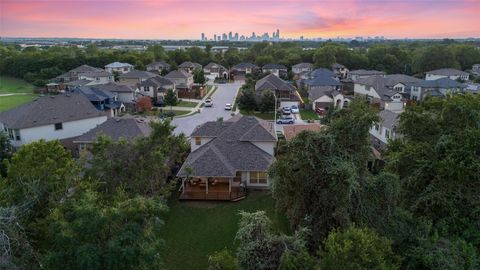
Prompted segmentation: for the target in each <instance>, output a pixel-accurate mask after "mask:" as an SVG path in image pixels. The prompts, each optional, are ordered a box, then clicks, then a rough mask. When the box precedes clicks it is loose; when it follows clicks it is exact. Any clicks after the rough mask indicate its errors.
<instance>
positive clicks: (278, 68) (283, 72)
mask: <svg viewBox="0 0 480 270" xmlns="http://www.w3.org/2000/svg"><path fill="white" fill-rule="evenodd" d="M262 71H263V73H270V74H273V75H275V76H277V77H280V78H283V79H286V78H287V72H288V70H287V67H286V66H284V65H279V64H266V65H264V66H263V67H262Z"/></svg>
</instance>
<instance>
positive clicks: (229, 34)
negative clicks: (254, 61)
mask: <svg viewBox="0 0 480 270" xmlns="http://www.w3.org/2000/svg"><path fill="white" fill-rule="evenodd" d="M228 40H233V35H232V32H228Z"/></svg>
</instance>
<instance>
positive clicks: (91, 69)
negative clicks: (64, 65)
mask: <svg viewBox="0 0 480 270" xmlns="http://www.w3.org/2000/svg"><path fill="white" fill-rule="evenodd" d="M98 71H104V70H103V69H101V68H96V67H92V66H89V65H81V66H78V67H76V68H74V69H72V70H70V71H69V72H72V73H86V72H98Z"/></svg>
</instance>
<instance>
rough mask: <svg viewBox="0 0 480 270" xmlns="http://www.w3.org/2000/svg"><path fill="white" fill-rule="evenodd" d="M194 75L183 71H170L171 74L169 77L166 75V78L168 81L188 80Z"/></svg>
mask: <svg viewBox="0 0 480 270" xmlns="http://www.w3.org/2000/svg"><path fill="white" fill-rule="evenodd" d="M192 76H193V75H192V74H190V73H188V72H185V71H183V70H173V71H170V73H168V74H167V75H165V78H167V79H178V78H181V79H186V78H188V77H192Z"/></svg>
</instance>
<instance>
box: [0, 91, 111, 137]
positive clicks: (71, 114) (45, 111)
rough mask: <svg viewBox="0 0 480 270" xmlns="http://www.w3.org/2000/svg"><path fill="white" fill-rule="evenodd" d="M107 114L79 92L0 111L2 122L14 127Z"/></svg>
mask: <svg viewBox="0 0 480 270" xmlns="http://www.w3.org/2000/svg"><path fill="white" fill-rule="evenodd" d="M100 116H105V113H104V112H101V111H99V110H97V109H96V108H95V107H94V106H93V105H92V103H90V101H89V100H88V99H87V98H86V97H85V96H83V95H81V94H78V93H69V94H61V95H57V96H48V97H39V98H38V99H37V100H35V101H33V102H30V103H26V104H22V105H20V106H17V107H15V108H13V109H10V110H8V111H5V112H2V113H0V122H2V123H4V124H6V125H7V126H8V127H9V128H12V129H23V128H31V127H37V126H44V125H52V124H55V123H64V122H70V121H75V120H81V119H89V118H94V117H100Z"/></svg>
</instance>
